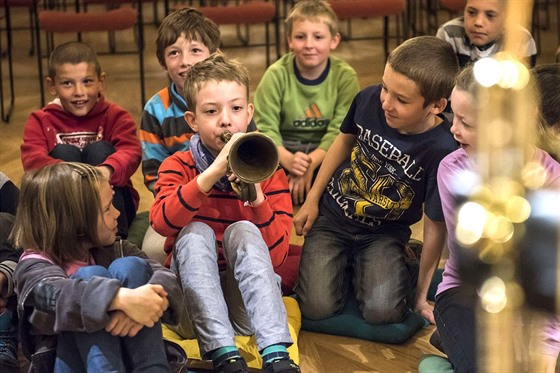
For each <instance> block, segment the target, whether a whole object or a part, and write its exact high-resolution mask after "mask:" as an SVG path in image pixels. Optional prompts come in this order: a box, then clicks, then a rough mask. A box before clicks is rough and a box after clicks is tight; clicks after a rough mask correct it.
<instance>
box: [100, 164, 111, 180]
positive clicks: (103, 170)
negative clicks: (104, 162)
mask: <svg viewBox="0 0 560 373" xmlns="http://www.w3.org/2000/svg"><path fill="white" fill-rule="evenodd" d="M96 168H97V169H98V170H99V171H101V174H103V176H104V177H105V178H106V179H107V180H108V181H109V180H111V175H112V174H113V169H112V168H111V167H109V166H97V167H96Z"/></svg>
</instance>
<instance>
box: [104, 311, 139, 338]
mask: <svg viewBox="0 0 560 373" xmlns="http://www.w3.org/2000/svg"><path fill="white" fill-rule="evenodd" d="M142 328H143V326H142V325H141V324H138V323H137V322H135V321H134V320H132V319H131V318H130V317H128V316H127V315H126V314H125V313H124V312H123V311H113V312H112V314H111V321H109V324H107V326H106V327H105V331H106V332H107V333H111V335H114V336H119V337H134V336H135V335H136V334H138V332H139V331H140V330H141V329H142Z"/></svg>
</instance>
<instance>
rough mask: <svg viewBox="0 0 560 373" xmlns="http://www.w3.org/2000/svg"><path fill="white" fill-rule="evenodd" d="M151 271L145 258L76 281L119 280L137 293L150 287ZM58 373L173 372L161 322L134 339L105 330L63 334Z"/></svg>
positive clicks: (82, 273)
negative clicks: (143, 287)
mask: <svg viewBox="0 0 560 373" xmlns="http://www.w3.org/2000/svg"><path fill="white" fill-rule="evenodd" d="M152 273H153V272H152V269H151V267H150V266H149V265H148V264H147V263H146V262H145V261H144V260H142V259H141V258H138V257H132V256H130V257H125V258H119V259H117V260H115V261H114V262H113V263H111V265H110V266H109V268H108V269H106V268H104V267H101V266H96V265H93V266H88V267H83V268H80V269H79V270H78V271H77V272H76V273H75V274H74V275H73V276H72V278H74V279H84V280H88V279H90V278H92V277H93V276H99V277H106V278H115V279H119V280H120V281H121V283H122V286H123V287H126V288H130V289H134V288H137V287H139V286H142V285H145V284H147V283H148V281H149V280H150V278H151V277H152ZM56 355H57V356H56V362H55V372H62V373H66V372H68V373H71V372H86V371H87V372H126V371H134V372H169V371H170V368H169V364H168V363H167V357H166V355H165V349H164V345H163V335H162V331H161V322H157V323H156V324H155V325H154V326H153V327H151V328H147V327H143V328H142V329H141V330H140V332H138V334H137V335H136V336H134V337H119V336H113V335H111V333H108V332H106V331H105V329H101V330H99V331H97V332H93V333H85V332H62V333H60V334H59V336H58V345H57V350H56Z"/></svg>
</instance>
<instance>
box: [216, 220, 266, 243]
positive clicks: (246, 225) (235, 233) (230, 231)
mask: <svg viewBox="0 0 560 373" xmlns="http://www.w3.org/2000/svg"><path fill="white" fill-rule="evenodd" d="M247 234H258V235H260V231H259V228H257V226H256V225H255V224H254V223H251V222H250V221H248V220H240V221H236V222H235V223H233V224H230V225H229V226H228V227H227V228H226V230H225V231H224V241H226V240H230V239H236V238H239V236H241V237H245V236H246V235H247Z"/></svg>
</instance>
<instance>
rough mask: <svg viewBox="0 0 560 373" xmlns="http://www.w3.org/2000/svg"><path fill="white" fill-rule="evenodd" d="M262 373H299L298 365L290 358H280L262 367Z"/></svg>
mask: <svg viewBox="0 0 560 373" xmlns="http://www.w3.org/2000/svg"><path fill="white" fill-rule="evenodd" d="M262 371H263V373H301V370H300V369H299V366H298V365H297V364H296V363H294V361H293V360H292V359H280V360H276V361H274V362H273V363H271V364H268V365H267V366H265V367H264V368H263V370H262Z"/></svg>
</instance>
